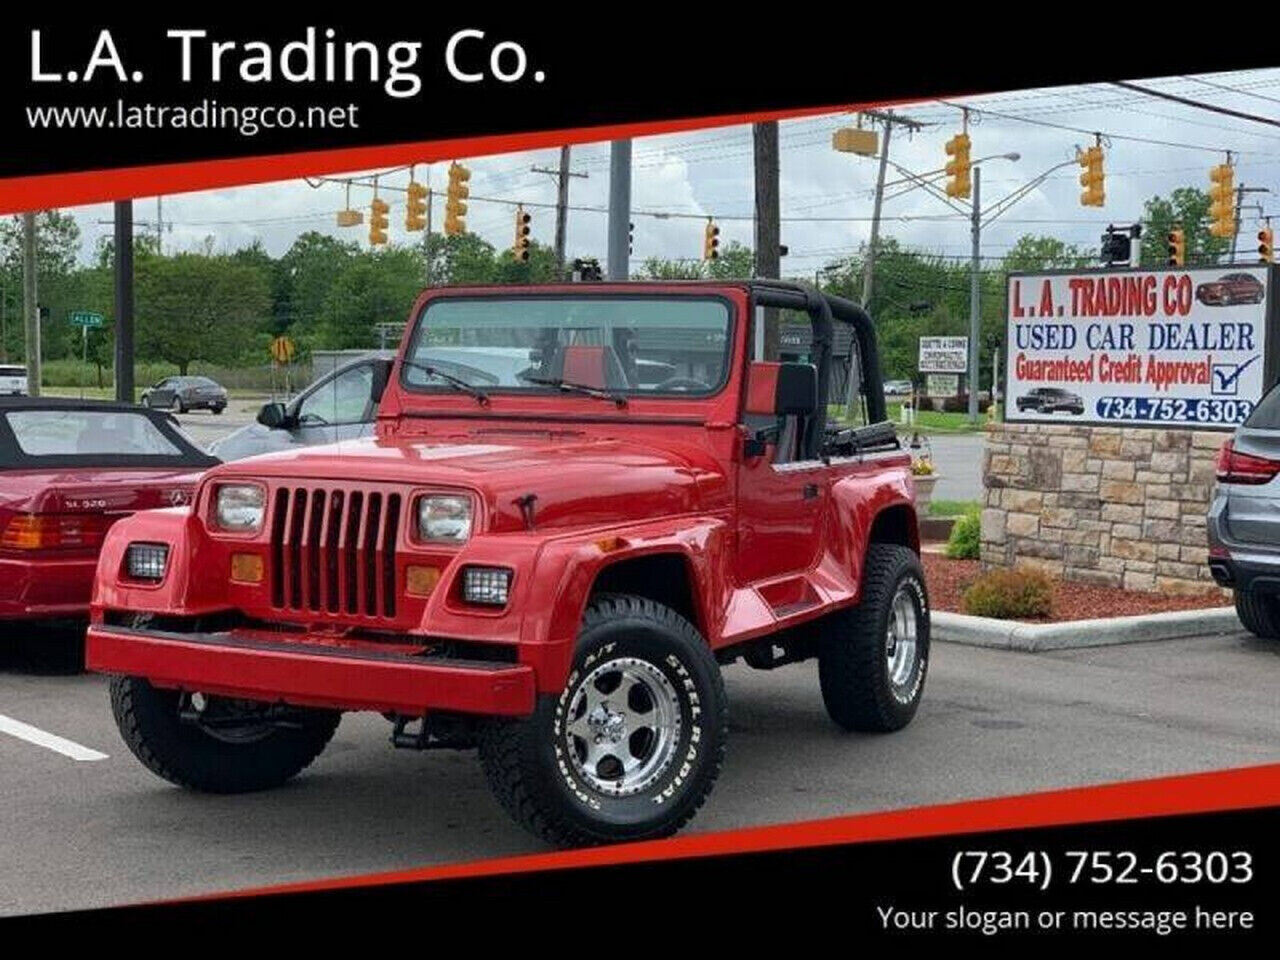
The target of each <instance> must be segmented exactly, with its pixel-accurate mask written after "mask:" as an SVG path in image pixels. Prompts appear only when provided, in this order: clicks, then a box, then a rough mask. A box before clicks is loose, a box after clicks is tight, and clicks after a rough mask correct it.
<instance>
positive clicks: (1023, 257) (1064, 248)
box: [1001, 233, 1098, 273]
mask: <svg viewBox="0 0 1280 960" xmlns="http://www.w3.org/2000/svg"><path fill="white" fill-rule="evenodd" d="M1097 263H1098V251H1097V250H1094V249H1081V248H1080V247H1078V246H1076V245H1075V244H1073V243H1066V242H1064V241H1062V240H1059V239H1058V238H1057V237H1046V236H1035V235H1034V234H1030V233H1026V234H1023V235H1022V236H1021V237H1019V238H1018V241H1017V243H1015V244H1014V245H1013V246H1012V247H1010V248H1009V251H1008V252H1007V253H1006V254H1005V255H1004V262H1003V263H1002V264H1001V266H1002V267H1003V269H1004V272H1005V273H1017V272H1020V271H1025V272H1031V271H1035V270H1079V269H1082V268H1084V267H1091V266H1096V265H1097Z"/></svg>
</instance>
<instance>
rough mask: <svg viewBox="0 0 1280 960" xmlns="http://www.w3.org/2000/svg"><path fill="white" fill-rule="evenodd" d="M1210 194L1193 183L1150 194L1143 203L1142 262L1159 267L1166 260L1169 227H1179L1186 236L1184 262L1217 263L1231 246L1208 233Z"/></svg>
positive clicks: (1148, 265) (1226, 241) (1222, 239)
mask: <svg viewBox="0 0 1280 960" xmlns="http://www.w3.org/2000/svg"><path fill="white" fill-rule="evenodd" d="M1210 204H1211V201H1210V199H1209V194H1208V193H1206V192H1205V191H1203V190H1198V189H1196V188H1195V187H1178V189H1176V190H1174V191H1173V193H1171V194H1170V195H1169V198H1168V199H1167V200H1166V199H1165V198H1164V197H1152V198H1151V199H1150V200H1148V201H1147V202H1146V204H1145V207H1144V215H1143V230H1142V240H1141V244H1142V254H1141V256H1142V266H1144V267H1162V266H1164V265H1165V264H1166V263H1168V261H1169V246H1168V244H1169V231H1170V230H1171V229H1173V228H1174V227H1175V226H1180V227H1182V230H1183V232H1184V233H1185V235H1186V240H1187V264H1188V265H1194V264H1201V263H1216V262H1217V261H1218V259H1219V258H1220V257H1222V256H1223V255H1224V254H1225V253H1227V252H1228V250H1229V249H1230V247H1231V241H1230V240H1229V239H1228V238H1226V237H1215V236H1213V235H1212V234H1210V233H1209V206H1210Z"/></svg>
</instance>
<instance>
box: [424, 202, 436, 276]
mask: <svg viewBox="0 0 1280 960" xmlns="http://www.w3.org/2000/svg"><path fill="white" fill-rule="evenodd" d="M435 195H436V192H435V191H434V190H432V189H431V188H430V187H427V225H426V228H425V230H424V231H423V235H422V249H423V252H424V253H426V256H425V257H424V258H423V259H425V260H426V261H427V262H426V272H427V277H426V280H427V284H426V285H427V286H428V287H429V286H431V281H432V279H433V277H434V276H435V272H436V271H435V264H434V263H433V262H432V253H431V207H432V203H431V201H432V200H433V199H434V198H435Z"/></svg>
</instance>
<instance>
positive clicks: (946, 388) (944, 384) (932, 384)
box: [924, 373, 960, 397]
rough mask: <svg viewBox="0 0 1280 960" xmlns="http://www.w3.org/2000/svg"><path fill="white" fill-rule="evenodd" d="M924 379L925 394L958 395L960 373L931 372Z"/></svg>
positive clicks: (932, 395)
mask: <svg viewBox="0 0 1280 960" xmlns="http://www.w3.org/2000/svg"><path fill="white" fill-rule="evenodd" d="M924 379H925V383H924V392H925V395H926V396H930V397H958V396H959V395H960V375H959V374H958V373H931V374H929V375H928V376H927V377H925V378H924Z"/></svg>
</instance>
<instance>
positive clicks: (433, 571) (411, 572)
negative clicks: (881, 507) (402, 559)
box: [404, 566, 440, 597]
mask: <svg viewBox="0 0 1280 960" xmlns="http://www.w3.org/2000/svg"><path fill="white" fill-rule="evenodd" d="M439 582H440V568H439V567H419V566H410V567H406V568H405V571H404V589H405V592H406V593H407V594H409V596H411V597H429V596H431V591H432V590H434V589H435V588H436V584H437V583H439Z"/></svg>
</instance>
